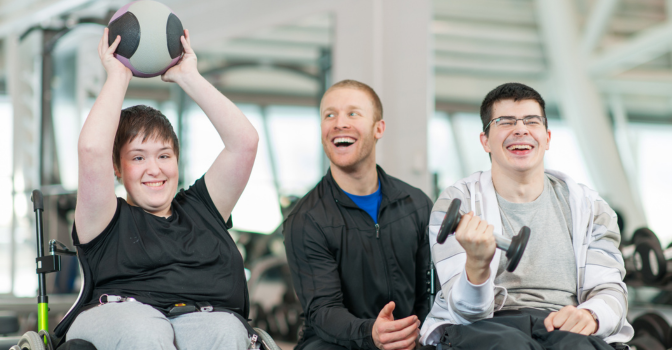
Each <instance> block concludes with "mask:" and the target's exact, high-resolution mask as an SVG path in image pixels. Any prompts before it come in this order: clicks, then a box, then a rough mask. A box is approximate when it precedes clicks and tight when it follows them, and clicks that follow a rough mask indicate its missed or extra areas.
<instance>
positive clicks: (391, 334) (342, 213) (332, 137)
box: [283, 80, 432, 350]
mask: <svg viewBox="0 0 672 350" xmlns="http://www.w3.org/2000/svg"><path fill="white" fill-rule="evenodd" d="M320 114H321V118H322V122H321V125H322V127H321V128H322V146H323V148H324V151H325V153H326V155H327V157H328V158H329V160H330V165H331V167H330V169H329V170H328V171H327V174H326V175H325V176H324V178H322V181H320V182H319V183H318V184H317V186H316V187H315V188H314V189H313V190H311V191H310V192H309V193H308V194H307V195H306V196H305V197H304V198H302V199H301V201H300V202H299V203H298V204H297V205H296V207H295V208H294V210H293V211H292V213H291V214H290V215H289V217H288V218H287V220H286V221H285V222H284V224H283V232H284V235H285V246H286V249H287V258H288V260H289V265H290V267H291V270H292V280H293V283H294V287H295V289H296V292H297V295H298V297H299V300H300V301H301V305H302V306H303V310H304V316H305V319H306V324H305V328H304V331H303V335H302V337H301V339H300V340H299V344H298V346H297V347H296V350H298V349H301V350H304V349H306V350H311V349H344V348H348V349H376V348H379V349H413V348H415V346H416V339H417V336H418V332H419V326H420V323H421V321H422V320H424V319H425V316H426V315H427V313H428V311H429V305H428V300H427V299H428V296H429V293H428V289H427V284H426V277H425V276H426V273H427V271H428V269H429V255H430V253H429V245H428V243H427V236H426V231H425V230H426V227H427V224H428V221H429V214H430V211H431V209H432V201H431V200H430V199H429V197H427V195H425V194H424V193H423V192H422V191H420V190H419V189H417V188H414V187H411V186H410V185H408V184H406V183H404V182H402V181H400V180H398V179H396V178H393V177H391V176H389V175H387V174H386V173H385V172H384V171H383V169H382V168H380V167H379V166H377V165H376V156H375V155H376V148H375V146H376V141H377V140H378V139H380V138H381V137H382V136H383V133H384V131H385V121H383V120H382V114H383V111H382V105H381V103H380V99H379V98H378V96H377V95H376V93H375V92H374V91H373V89H371V88H370V87H369V86H367V85H365V84H363V83H360V82H356V81H353V80H344V81H341V82H339V83H337V84H335V85H333V86H332V87H331V88H329V90H327V92H326V93H325V94H324V97H323V98H322V102H321V104H320Z"/></svg>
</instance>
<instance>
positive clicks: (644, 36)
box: [589, 21, 672, 77]
mask: <svg viewBox="0 0 672 350" xmlns="http://www.w3.org/2000/svg"><path fill="white" fill-rule="evenodd" d="M671 47H672V22H670V21H668V22H666V23H664V24H660V25H658V26H655V27H652V28H650V29H647V30H644V31H642V32H641V33H639V34H637V35H636V36H635V37H634V38H632V39H630V40H628V41H627V42H625V43H623V44H621V45H619V46H618V47H615V48H613V49H610V50H607V51H606V52H604V53H603V54H601V55H599V56H597V57H596V58H595V59H593V60H592V61H591V63H590V67H589V71H590V73H591V75H593V76H596V77H605V76H610V75H615V74H617V73H620V72H623V71H626V70H628V69H631V68H634V67H636V66H638V65H640V64H642V63H645V62H648V61H650V60H652V59H654V58H656V57H659V56H661V55H663V54H664V53H666V52H669V51H670V48H671Z"/></svg>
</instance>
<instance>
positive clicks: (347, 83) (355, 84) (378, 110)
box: [323, 79, 383, 122]
mask: <svg viewBox="0 0 672 350" xmlns="http://www.w3.org/2000/svg"><path fill="white" fill-rule="evenodd" d="M343 88H345V89H355V90H360V91H364V92H366V93H367V94H368V95H369V97H370V98H371V104H373V121H374V122H379V121H381V120H383V104H382V103H381V102H380V97H378V94H376V92H375V91H373V89H372V88H371V87H370V86H368V85H366V84H364V83H362V82H359V81H357V80H351V79H346V80H341V81H339V82H338V83H336V84H334V85H332V86H331V87H330V88H329V89H327V91H325V92H324V96H326V95H327V94H328V93H329V92H330V91H332V90H336V89H343ZM323 98H324V97H323Z"/></svg>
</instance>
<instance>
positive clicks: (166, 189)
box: [115, 135, 179, 216]
mask: <svg viewBox="0 0 672 350" xmlns="http://www.w3.org/2000/svg"><path fill="white" fill-rule="evenodd" d="M142 139H143V136H142V135H138V136H136V137H135V138H134V139H133V141H131V142H128V143H126V144H125V145H124V146H122V147H121V150H120V152H119V154H120V157H119V163H120V169H117V167H116V166H115V175H117V177H119V178H121V180H122V182H123V184H124V187H125V188H126V192H127V193H128V197H127V200H128V203H129V204H131V205H135V206H138V207H140V208H142V209H144V210H145V211H147V212H149V213H152V214H155V215H159V216H166V215H170V204H171V202H172V200H173V197H174V196H175V192H176V191H177V182H178V173H179V172H178V165H177V157H176V156H175V152H174V150H173V146H172V144H171V142H168V141H160V140H157V139H156V138H154V137H148V138H147V140H145V142H142Z"/></svg>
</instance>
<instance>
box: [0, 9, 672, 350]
mask: <svg viewBox="0 0 672 350" xmlns="http://www.w3.org/2000/svg"><path fill="white" fill-rule="evenodd" d="M126 2H127V0H0V125H2V127H0V149H1V150H2V151H0V313H1V312H5V313H14V314H16V315H18V317H19V320H20V323H19V324H20V330H18V331H17V332H16V333H21V334H22V333H23V332H24V331H26V330H29V329H30V328H31V327H34V323H35V312H36V307H35V298H34V296H35V295H36V288H37V278H36V274H35V251H36V248H35V246H36V242H35V229H34V216H33V212H32V206H31V202H30V192H31V191H32V190H33V189H41V190H42V191H43V193H44V194H45V206H46V209H45V214H44V217H45V233H46V235H47V237H48V238H49V239H58V240H59V241H61V242H65V243H66V244H69V245H71V243H72V242H71V239H70V232H71V228H72V221H73V217H74V207H75V204H76V203H75V198H76V191H77V149H76V145H77V137H78V134H79V130H80V129H81V126H82V124H83V122H84V120H85V118H86V116H87V114H88V111H89V109H90V108H91V106H92V104H93V102H94V100H95V97H96V96H97V94H98V92H99V90H100V88H101V86H102V84H103V82H104V79H105V72H104V70H103V68H102V66H101V64H100V61H99V58H98V56H97V51H96V47H97V43H98V41H99V40H100V37H101V34H102V29H103V27H104V25H105V24H106V23H107V22H108V21H109V19H110V18H111V16H112V14H113V13H114V12H115V11H116V10H117V9H119V8H120V7H121V6H123V5H124V4H125V3H126ZM162 2H163V3H165V4H166V5H168V6H169V7H171V8H172V9H173V11H174V12H175V13H176V14H177V15H178V16H179V17H180V19H181V21H182V23H183V25H184V27H185V28H187V29H189V30H190V32H191V34H192V43H193V47H194V49H195V51H196V53H197V55H198V59H199V71H200V72H201V73H202V74H203V75H204V76H205V77H206V78H207V79H208V80H209V81H211V82H212V83H213V84H214V85H215V86H216V87H217V88H219V89H220V90H221V91H222V92H223V93H224V94H225V95H226V96H228V97H229V98H230V99H231V100H233V101H234V102H235V103H236V104H238V106H240V108H241V109H242V110H243V112H244V113H245V114H246V115H247V116H248V118H249V119H250V120H251V121H252V123H253V124H254V125H255V127H256V128H257V131H258V132H259V135H260V137H261V140H260V145H259V146H260V147H259V151H258V155H257V158H256V162H255V166H254V169H253V172H252V176H251V178H250V181H249V183H248V185H247V188H246V189H245V192H244V193H243V195H242V197H241V199H240V201H239V202H238V204H237V206H236V208H235V209H234V211H233V217H234V218H235V220H234V221H233V222H234V230H232V231H231V234H232V235H234V238H235V239H236V241H237V242H238V245H239V247H240V251H241V253H242V255H243V257H244V258H245V262H246V266H247V268H248V269H249V277H250V279H249V286H250V292H251V294H250V295H251V302H252V304H253V308H252V318H253V320H254V321H253V322H254V323H255V324H256V325H257V326H260V327H262V328H265V329H267V330H269V332H270V333H271V334H272V335H273V336H274V338H276V339H277V340H279V341H280V343H281V344H284V346H285V347H287V348H291V344H292V343H293V342H295V341H296V334H297V330H298V327H299V325H300V319H299V317H298V315H299V312H300V305H299V304H298V302H297V300H296V297H295V296H294V292H293V290H292V287H291V282H290V280H289V271H288V267H287V265H286V259H285V257H284V245H283V242H282V241H283V238H282V234H281V228H280V225H281V222H282V220H283V215H286V214H287V213H288V212H289V211H290V210H291V208H292V205H293V203H294V202H295V201H296V200H297V199H298V198H301V196H303V195H304V194H305V193H306V192H307V191H308V190H310V189H311V188H312V187H313V186H314V185H315V184H316V183H317V182H318V181H319V180H320V178H321V177H322V175H323V174H324V172H325V170H326V169H327V166H328V160H326V159H325V156H324V154H323V152H322V147H321V143H320V129H319V124H320V119H319V114H318V103H319V100H320V98H321V96H322V93H323V92H324V90H325V88H326V87H328V86H329V85H330V84H331V83H333V82H336V81H339V80H342V79H345V78H351V79H356V80H360V81H363V82H366V83H368V84H370V85H371V86H372V87H373V88H374V89H375V90H376V91H377V92H378V93H379V95H380V96H381V98H382V101H383V105H384V109H385V116H384V117H385V119H386V120H387V126H388V127H387V131H386V133H385V136H384V138H383V139H382V140H381V142H379V143H378V145H377V147H378V155H379V157H378V160H379V164H381V165H382V166H383V167H384V168H385V169H386V170H387V172H388V173H390V174H392V175H394V176H396V177H399V178H401V179H402V180H405V181H407V182H409V183H410V184H412V185H414V186H417V187H419V188H421V189H423V190H424V191H425V192H426V193H428V194H429V195H430V197H432V198H436V195H437V194H438V192H440V190H441V189H443V188H445V187H447V186H448V185H450V184H452V183H453V182H454V181H456V180H458V179H460V178H462V177H464V176H467V175H468V174H471V173H472V172H474V171H477V170H484V169H488V168H489V166H490V162H489V159H488V157H487V155H486V154H485V153H484V152H483V150H482V148H481V146H480V144H479V141H478V133H479V132H480V129H481V122H480V119H479V117H478V108H479V105H480V102H481V100H482V98H483V97H484V96H485V94H486V93H487V92H488V91H489V90H491V89H492V88H494V87H495V86H497V85H499V84H501V83H504V82H510V81H518V82H522V83H525V84H528V85H530V86H532V87H534V88H535V89H537V90H538V91H540V93H541V94H542V96H544V98H545V99H546V101H547V106H548V108H547V114H548V117H549V128H550V129H551V131H552V136H553V138H552V142H551V149H550V151H549V152H548V153H547V155H546V160H545V161H546V166H547V168H553V169H559V170H562V171H564V172H566V173H568V174H570V175H571V176H572V177H574V178H575V179H577V180H578V181H579V182H583V183H585V184H587V185H589V186H590V187H592V188H595V189H597V190H598V191H599V192H600V194H601V195H602V196H603V197H604V198H605V199H606V200H607V201H608V202H609V203H610V204H611V205H612V207H614V208H615V209H617V210H618V211H619V212H620V213H621V214H622V215H623V217H624V219H625V229H624V230H623V232H622V234H623V241H624V242H625V243H628V242H629V241H630V238H631V236H632V235H633V232H634V231H635V230H636V229H637V228H640V227H648V228H650V229H651V230H652V231H653V232H655V233H656V235H657V237H658V239H659V241H660V244H661V245H662V247H667V246H668V244H670V243H671V242H672V221H671V220H670V215H669V212H670V210H671V209H672V207H671V206H670V205H669V201H670V198H672V182H671V181H669V178H670V174H672V162H670V156H669V151H668V149H669V144H670V141H672V53H671V52H670V51H671V49H672V0H566V1H557V0H469V1H458V0H414V1H407V0H338V1H334V0H283V1H275V0H247V1H243V0H216V1H213V0H191V1H184V0H162ZM135 104H146V105H150V106H153V107H156V108H159V109H160V110H161V111H163V113H164V114H165V115H166V116H167V117H168V118H169V119H170V120H171V122H172V123H173V125H174V126H175V128H176V131H177V133H178V137H179V139H180V141H181V143H182V154H183V156H182V157H181V159H180V161H181V163H180V176H181V178H180V180H181V183H182V184H184V185H189V184H191V183H193V181H194V180H195V179H197V178H198V177H200V176H201V175H202V174H203V173H204V172H205V170H206V169H207V167H208V166H209V165H210V164H211V162H212V160H213V159H214V157H215V156H216V155H217V154H218V152H219V150H220V149H221V147H222V143H221V140H220V139H219V137H218V136H217V134H216V132H215V130H214V128H212V126H211V125H210V123H209V121H208V119H207V117H206V116H205V115H204V114H203V112H202V111H201V110H200V109H199V108H198V106H196V105H195V104H194V103H193V102H192V101H191V100H190V99H189V98H188V97H187V96H186V95H185V94H184V93H183V92H182V91H181V90H180V89H179V88H178V87H177V86H176V85H171V84H167V83H163V82H161V80H160V79H159V78H150V79H140V78H134V79H133V80H132V81H131V85H130V88H129V91H128V93H127V95H126V100H125V106H131V105H135ZM117 193H118V195H119V196H122V197H125V194H124V188H123V186H121V185H120V186H118V191H117ZM661 268H663V267H662V266H661ZM638 276H639V275H638V274H637V273H634V274H631V277H630V279H629V283H630V284H631V285H632V286H633V287H632V288H631V293H630V298H631V300H630V303H631V304H630V305H631V318H630V319H631V321H632V320H633V318H634V317H636V316H637V315H638V314H641V313H643V312H645V311H646V310H647V309H653V308H655V309H656V310H658V311H659V312H660V313H661V314H663V316H664V317H667V318H668V321H672V311H670V310H672V308H670V307H668V306H661V305H664V304H668V303H672V298H667V297H665V296H666V295H667V294H665V292H664V291H665V290H666V289H670V288H668V283H667V276H663V277H661V279H660V280H658V281H657V282H655V283H647V282H643V281H642V279H641V278H638ZM640 277H641V276H640ZM48 283H49V286H48V292H49V293H50V297H51V298H50V307H51V309H52V311H54V312H52V315H54V316H55V317H58V313H59V312H60V314H61V315H62V314H63V312H65V311H66V310H67V309H69V307H70V306H71V305H72V303H73V302H74V300H75V298H76V295H77V293H78V291H79V283H80V279H79V271H78V264H77V262H76V260H75V258H66V257H64V259H63V270H62V271H61V272H60V273H58V274H55V275H50V276H49V277H48ZM671 290H672V289H671ZM661 291H662V292H661ZM661 295H662V296H661ZM654 303H659V304H661V305H655V304H654ZM57 321H58V320H57V319H55V320H52V321H51V323H50V324H51V325H52V327H53V326H54V325H55V324H56V323H57ZM669 346H672V344H670V345H668V347H669Z"/></svg>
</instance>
